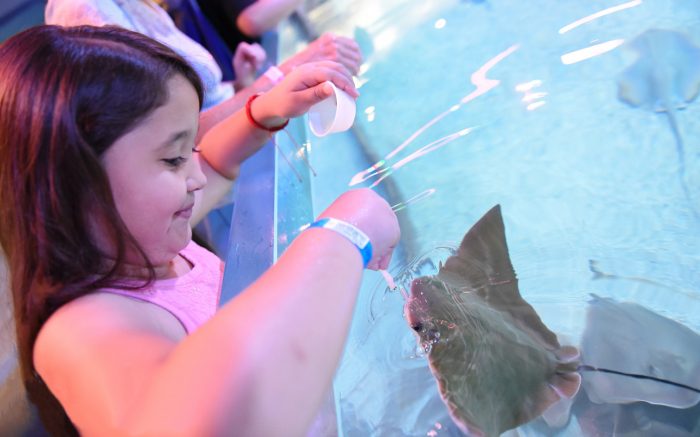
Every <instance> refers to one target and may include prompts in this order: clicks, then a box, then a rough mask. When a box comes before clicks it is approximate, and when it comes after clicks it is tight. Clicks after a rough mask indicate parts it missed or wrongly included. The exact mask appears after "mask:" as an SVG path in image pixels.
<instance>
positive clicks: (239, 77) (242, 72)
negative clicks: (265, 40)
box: [233, 42, 267, 90]
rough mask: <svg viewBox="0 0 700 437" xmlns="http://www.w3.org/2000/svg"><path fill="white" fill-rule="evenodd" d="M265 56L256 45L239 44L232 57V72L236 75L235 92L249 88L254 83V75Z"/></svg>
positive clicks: (263, 51) (259, 46)
mask: <svg viewBox="0 0 700 437" xmlns="http://www.w3.org/2000/svg"><path fill="white" fill-rule="evenodd" d="M266 58H267V55H266V54H265V50H264V49H263V48H262V46H261V45H260V44H258V43H253V44H248V43H247V42H241V43H239V44H238V46H237V47H236V53H234V55H233V71H234V73H235V74H236V81H235V82H234V87H235V89H236V90H239V89H241V88H245V87H247V86H250V85H251V84H252V83H253V82H255V74H256V72H257V71H258V70H259V69H260V67H262V65H263V63H264V62H265V59H266Z"/></svg>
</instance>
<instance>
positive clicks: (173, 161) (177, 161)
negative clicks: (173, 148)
mask: <svg viewBox="0 0 700 437" xmlns="http://www.w3.org/2000/svg"><path fill="white" fill-rule="evenodd" d="M185 161H187V158H185V157H183V156H178V157H177V158H170V159H163V162H164V163H166V164H167V165H169V166H170V167H172V168H178V167H180V166H181V165H182V164H184V163H185Z"/></svg>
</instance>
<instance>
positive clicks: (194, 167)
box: [187, 157, 207, 192]
mask: <svg viewBox="0 0 700 437" xmlns="http://www.w3.org/2000/svg"><path fill="white" fill-rule="evenodd" d="M206 184H207V177H206V176H205V175H204V172H203V171H202V166H201V165H200V164H199V159H196V158H194V157H193V159H190V162H189V169H188V174H187V191H188V192H192V191H197V190H201V189H202V188H204V186H205V185H206Z"/></svg>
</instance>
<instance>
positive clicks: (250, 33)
mask: <svg viewBox="0 0 700 437" xmlns="http://www.w3.org/2000/svg"><path fill="white" fill-rule="evenodd" d="M195 1H197V3H199V7H200V9H201V10H202V12H203V13H204V15H205V16H206V17H207V18H208V19H209V21H210V22H211V24H212V25H213V26H214V28H216V30H217V32H218V33H219V35H221V37H222V38H223V40H224V41H225V42H226V44H227V45H228V47H229V49H230V50H231V51H232V52H233V51H234V50H235V48H236V46H237V45H238V44H239V43H241V42H247V43H255V42H260V37H261V36H262V34H263V33H265V32H267V31H270V30H273V29H275V28H276V27H277V25H278V24H279V23H280V22H281V21H282V20H284V19H285V18H287V17H289V16H290V15H291V14H292V13H293V12H294V11H296V10H297V9H298V8H299V7H300V6H301V5H302V3H303V0H195Z"/></svg>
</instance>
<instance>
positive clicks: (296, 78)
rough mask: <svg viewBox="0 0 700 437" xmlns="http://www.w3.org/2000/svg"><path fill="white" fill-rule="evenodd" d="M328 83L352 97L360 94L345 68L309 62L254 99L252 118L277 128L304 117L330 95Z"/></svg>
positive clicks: (334, 64) (330, 63)
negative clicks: (287, 121)
mask: <svg viewBox="0 0 700 437" xmlns="http://www.w3.org/2000/svg"><path fill="white" fill-rule="evenodd" d="M328 80H329V81H331V82H333V83H334V84H335V85H336V86H337V87H338V88H340V89H342V90H343V91H345V92H346V93H348V94H349V95H350V96H352V97H354V98H357V96H358V95H359V94H358V92H357V90H356V89H355V84H354V83H353V81H352V76H351V75H350V72H349V71H348V70H347V69H346V68H345V67H343V66H342V65H340V64H338V63H336V62H331V61H321V62H312V63H308V64H304V65H301V66H299V67H297V68H295V69H294V71H292V72H291V73H290V74H289V75H287V76H286V77H285V78H284V79H283V80H282V82H280V83H279V84H277V85H275V86H274V87H273V88H272V89H271V90H270V91H268V92H267V93H265V94H263V95H261V96H260V97H258V98H257V99H255V101H254V102H253V103H252V106H251V111H252V115H253V118H255V120H257V121H258V122H259V123H261V124H263V125H265V126H279V125H280V124H282V123H284V121H285V120H286V119H288V118H293V117H298V116H300V115H303V114H305V113H306V111H308V110H309V108H310V107H311V106H313V105H314V104H316V103H318V102H320V101H321V100H323V99H325V98H328V97H330V96H331V95H332V94H333V89H332V88H331V86H330V85H328V84H324V82H326V81H328Z"/></svg>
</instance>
